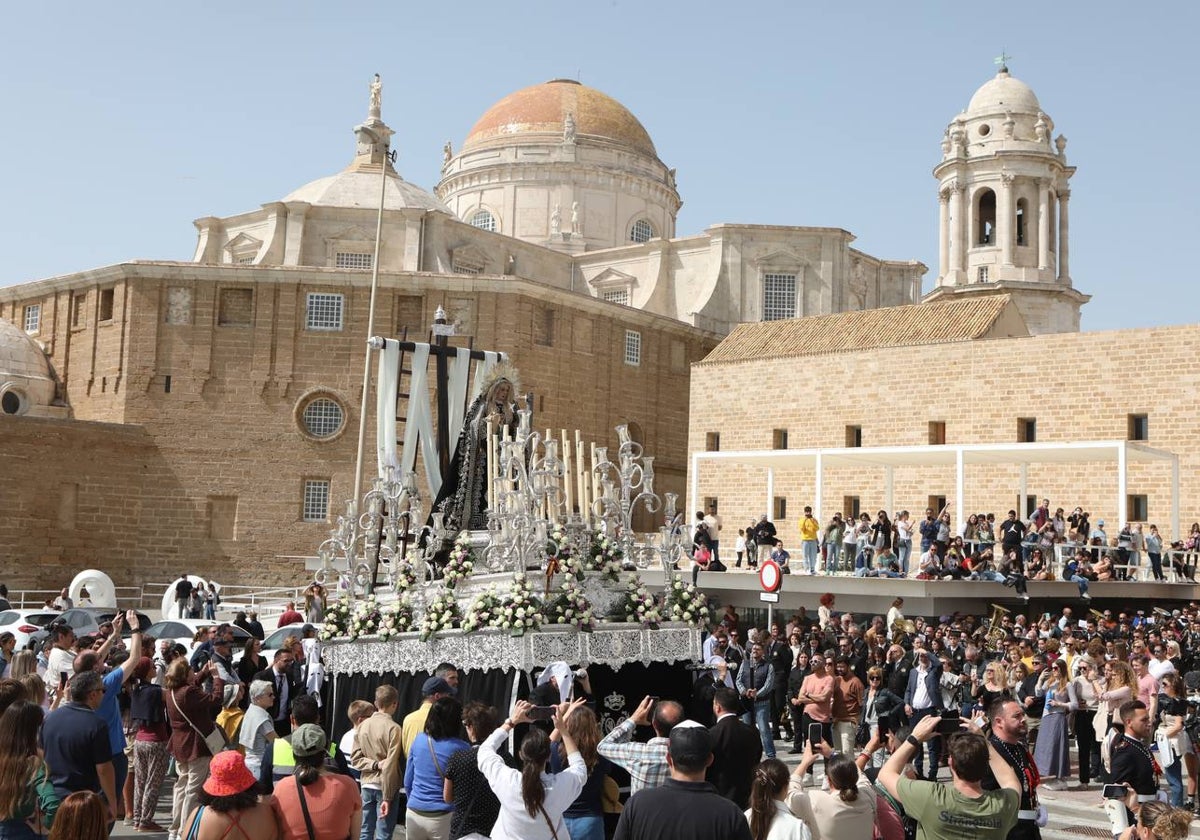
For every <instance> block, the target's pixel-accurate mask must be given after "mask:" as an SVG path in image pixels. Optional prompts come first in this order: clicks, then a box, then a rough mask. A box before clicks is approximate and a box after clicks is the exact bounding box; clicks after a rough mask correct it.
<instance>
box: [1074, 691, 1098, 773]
mask: <svg viewBox="0 0 1200 840" xmlns="http://www.w3.org/2000/svg"><path fill="white" fill-rule="evenodd" d="M1095 720H1096V712H1095V710H1088V709H1080V710H1079V711H1077V712H1075V743H1076V745H1077V746H1078V747H1079V783H1080V784H1083V785H1086V784H1090V783H1091V781H1092V759H1093V756H1094V757H1095V760H1096V761H1097V762H1098V761H1099V760H1100V749H1099V746H1098V745H1097V744H1096V730H1095V728H1094V726H1093V724H1094V722H1095Z"/></svg>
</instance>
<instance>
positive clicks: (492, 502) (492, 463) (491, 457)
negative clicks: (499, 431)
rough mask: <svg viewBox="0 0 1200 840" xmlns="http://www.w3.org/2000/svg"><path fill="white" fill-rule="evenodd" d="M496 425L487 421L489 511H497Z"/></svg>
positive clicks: (497, 465)
mask: <svg viewBox="0 0 1200 840" xmlns="http://www.w3.org/2000/svg"><path fill="white" fill-rule="evenodd" d="M495 434H496V430H495V423H494V422H493V421H492V420H491V419H489V420H488V421H487V463H488V466H487V500H488V509H489V510H492V511H495V510H496V483H495V482H494V481H493V480H492V479H493V478H495V476H496V471H497V468H498V467H499V464H497V463H496V446H495V441H496V438H495Z"/></svg>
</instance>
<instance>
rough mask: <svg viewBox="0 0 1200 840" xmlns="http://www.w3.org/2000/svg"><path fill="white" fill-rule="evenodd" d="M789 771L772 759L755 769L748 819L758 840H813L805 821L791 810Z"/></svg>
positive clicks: (747, 813)
mask: <svg viewBox="0 0 1200 840" xmlns="http://www.w3.org/2000/svg"><path fill="white" fill-rule="evenodd" d="M787 795H788V769H787V765H786V764H784V763H783V762H782V761H780V760H779V759H777V758H768V759H766V760H765V761H763V762H762V763H761V764H759V765H758V766H757V767H755V768H754V779H753V780H752V781H751V782H750V807H749V809H747V811H746V819H747V820H749V822H750V835H751V836H752V837H753V838H754V840H811V837H812V833H811V832H810V831H809V830H808V826H807V825H805V824H804V821H803V820H801V819H799V818H798V817H797V816H796V815H795V814H793V813H792V812H791V810H789V808H788V806H787V803H786V802H785V800H786V799H787Z"/></svg>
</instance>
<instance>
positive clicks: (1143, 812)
mask: <svg viewBox="0 0 1200 840" xmlns="http://www.w3.org/2000/svg"><path fill="white" fill-rule="evenodd" d="M1191 824H1192V815H1191V813H1190V812H1188V811H1185V810H1183V809H1182V808H1172V807H1171V806H1170V805H1168V804H1167V803H1166V802H1147V803H1145V804H1144V805H1142V807H1141V808H1139V809H1138V818H1137V825H1131V826H1130V827H1129V828H1127V829H1125V830H1124V831H1123V832H1121V834H1120V837H1119V840H1184V838H1186V837H1187V836H1188V831H1189V829H1190V828H1191Z"/></svg>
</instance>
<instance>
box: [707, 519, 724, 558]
mask: <svg viewBox="0 0 1200 840" xmlns="http://www.w3.org/2000/svg"><path fill="white" fill-rule="evenodd" d="M704 527H706V528H708V538H709V540H710V542H711V544H712V559H713V561H719V560H720V559H721V554H720V546H721V517H719V516H717V509H716V507H709V509H708V513H707V515H705V517H704Z"/></svg>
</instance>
